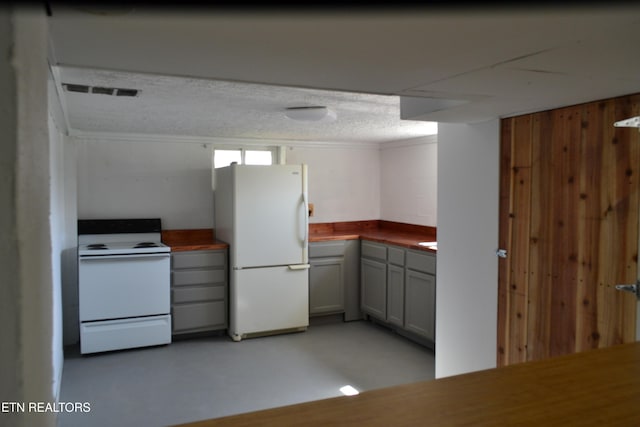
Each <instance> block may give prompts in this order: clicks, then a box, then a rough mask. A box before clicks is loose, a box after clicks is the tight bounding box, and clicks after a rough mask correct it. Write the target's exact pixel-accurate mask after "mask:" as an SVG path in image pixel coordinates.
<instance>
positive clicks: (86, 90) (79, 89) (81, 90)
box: [62, 83, 89, 93]
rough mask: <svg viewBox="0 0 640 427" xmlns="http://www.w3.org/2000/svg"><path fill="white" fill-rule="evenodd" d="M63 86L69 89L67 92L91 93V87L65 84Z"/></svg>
mask: <svg viewBox="0 0 640 427" xmlns="http://www.w3.org/2000/svg"><path fill="white" fill-rule="evenodd" d="M62 86H64V88H65V89H67V92H79V93H89V86H85V85H74V84H69V83H63V84H62Z"/></svg>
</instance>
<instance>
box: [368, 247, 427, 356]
mask: <svg viewBox="0 0 640 427" xmlns="http://www.w3.org/2000/svg"><path fill="white" fill-rule="evenodd" d="M435 268H436V258H435V255H434V254H432V253H428V252H423V251H418V250H413V249H405V248H401V247H398V246H394V245H387V244H383V243H378V242H370V241H366V240H363V241H362V243H361V282H362V283H361V292H362V311H363V312H364V313H365V314H366V315H367V316H368V317H369V318H370V319H371V320H373V321H375V323H378V324H382V325H385V326H387V327H390V328H392V329H393V330H395V331H396V332H398V333H399V334H401V335H403V336H405V337H407V338H410V339H412V340H414V341H416V342H419V343H420V344H423V345H426V346H428V347H431V348H433V347H434V345H435V302H436V301H435V295H436V278H435V273H436V271H435Z"/></svg>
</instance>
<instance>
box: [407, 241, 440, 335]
mask: <svg viewBox="0 0 640 427" xmlns="http://www.w3.org/2000/svg"><path fill="white" fill-rule="evenodd" d="M406 259H407V265H406V269H405V304H404V327H405V328H406V329H407V330H408V331H411V332H413V333H415V334H418V335H420V336H422V337H424V338H426V339H428V340H430V341H435V338H436V276H435V274H436V256H435V255H434V254H431V253H428V252H420V251H415V250H411V249H409V250H407V258H406Z"/></svg>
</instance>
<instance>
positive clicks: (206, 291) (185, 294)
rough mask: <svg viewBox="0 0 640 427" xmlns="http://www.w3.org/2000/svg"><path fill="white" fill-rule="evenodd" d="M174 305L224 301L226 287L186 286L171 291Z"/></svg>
mask: <svg viewBox="0 0 640 427" xmlns="http://www.w3.org/2000/svg"><path fill="white" fill-rule="evenodd" d="M171 293H172V296H173V298H172V299H171V302H172V303H173V304H179V303H182V302H199V301H211V300H223V299H224V297H225V295H224V294H225V289H224V286H185V287H184V288H176V289H173V290H172V291H171Z"/></svg>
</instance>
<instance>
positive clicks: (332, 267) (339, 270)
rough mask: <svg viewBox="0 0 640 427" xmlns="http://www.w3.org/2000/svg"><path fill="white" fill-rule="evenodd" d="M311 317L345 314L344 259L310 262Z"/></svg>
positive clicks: (336, 258) (335, 258)
mask: <svg viewBox="0 0 640 427" xmlns="http://www.w3.org/2000/svg"><path fill="white" fill-rule="evenodd" d="M309 264H311V268H310V269H309V315H310V316H313V315H316V314H331V313H341V312H344V258H342V257H339V258H338V257H330V258H319V259H312V260H310V261H309Z"/></svg>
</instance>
